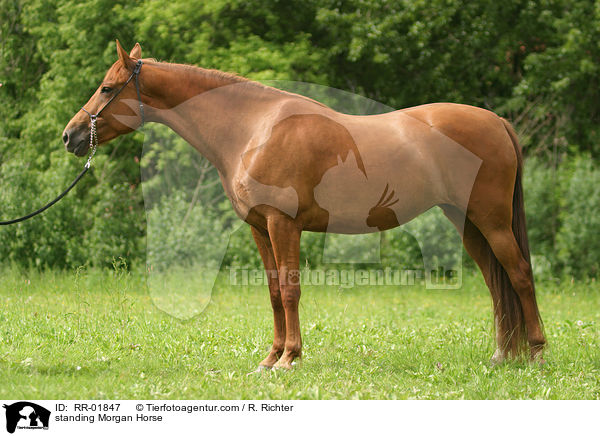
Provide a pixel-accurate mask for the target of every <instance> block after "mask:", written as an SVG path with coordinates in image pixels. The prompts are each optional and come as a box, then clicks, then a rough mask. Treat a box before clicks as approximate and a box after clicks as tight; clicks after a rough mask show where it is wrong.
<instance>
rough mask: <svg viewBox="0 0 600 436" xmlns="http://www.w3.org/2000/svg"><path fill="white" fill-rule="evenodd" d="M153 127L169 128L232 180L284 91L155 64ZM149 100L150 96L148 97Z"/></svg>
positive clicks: (150, 75) (151, 76)
mask: <svg viewBox="0 0 600 436" xmlns="http://www.w3.org/2000/svg"><path fill="white" fill-rule="evenodd" d="M149 66H150V68H148V69H147V71H146V72H147V77H146V78H144V80H143V81H142V85H144V84H146V85H147V86H146V87H147V89H148V94H149V95H150V96H151V97H150V101H149V106H151V107H152V108H154V109H153V110H151V112H150V113H149V115H148V120H149V121H155V122H159V123H162V124H165V125H167V126H169V127H170V128H171V129H173V130H174V131H175V132H176V133H177V134H179V135H180V136H181V137H182V138H184V139H185V140H186V141H188V142H189V143H190V144H191V145H192V146H193V147H194V148H196V149H197V150H198V151H199V152H200V153H201V154H202V155H203V156H204V157H206V158H207V159H208V160H209V161H210V162H211V163H212V164H213V165H214V166H215V167H216V168H217V170H219V171H220V172H221V173H222V174H224V175H226V174H227V173H229V172H230V171H231V170H232V169H234V167H235V166H236V165H237V164H239V162H240V156H241V154H242V153H243V151H244V148H245V146H246V145H247V144H248V142H249V141H250V139H251V137H252V135H253V133H254V132H255V129H256V126H257V123H259V122H260V119H261V117H263V116H264V114H265V113H266V112H268V111H269V110H270V109H271V108H273V104H274V103H275V104H276V101H277V100H281V99H283V98H284V97H285V94H284V93H280V92H279V91H278V90H276V89H273V88H268V87H263V86H262V85H260V84H258V83H254V82H250V81H247V80H246V79H243V78H239V77H236V76H233V75H230V74H225V73H221V72H218V71H213V70H204V69H202V68H195V67H189V66H184V65H173V64H156V65H153V64H149ZM144 93H145V94H146V91H144Z"/></svg>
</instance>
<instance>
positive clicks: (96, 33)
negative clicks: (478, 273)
mask: <svg viewBox="0 0 600 436" xmlns="http://www.w3.org/2000/svg"><path fill="white" fill-rule="evenodd" d="M599 33H600V8H599V7H598V5H597V2H596V3H594V2H588V1H585V0H572V1H569V0H537V1H533V0H532V1H524V0H521V1H519V0H510V1H506V2H502V3H498V2H494V1H491V0H478V1H459V0H429V1H421V0H417V1H415V0H410V1H409V0H407V1H395V2H391V1H381V0H350V1H344V2H340V1H336V0H325V1H323V0H320V1H316V0H314V1H313V0H308V1H302V2H295V1H277V0H263V1H258V0H230V1H225V0H214V1H210V2H205V1H189V0H186V1H183V0H174V1H171V2H169V3H164V2H155V1H151V0H145V1H141V2H125V1H122V0H121V1H119V0H117V1H114V0H110V1H109V0H85V1H75V0H53V1H49V0H31V1H27V2H24V1H19V0H0V42H1V44H0V83H2V86H1V87H0V103H1V104H0V186H2V189H1V190H0V204H2V208H0V215H1V216H0V218H2V219H4V218H9V217H13V216H16V215H19V214H22V213H24V212H28V211H30V210H32V209H34V208H36V207H37V206H39V205H40V203H41V202H42V201H43V200H45V199H48V198H51V197H53V196H54V195H55V194H56V193H57V192H59V191H60V190H62V188H63V187H64V186H65V185H67V184H68V183H69V182H70V180H71V178H72V177H73V176H74V175H75V174H76V173H77V172H78V171H79V169H80V166H81V164H82V162H81V161H79V160H77V159H75V158H74V157H73V156H72V155H68V154H67V153H65V152H64V149H63V146H62V144H61V141H60V134H61V132H62V129H63V128H64V126H65V124H66V123H67V122H68V120H69V119H70V118H71V116H72V115H73V114H74V113H75V112H76V111H77V109H78V108H79V107H80V106H81V105H82V104H83V103H84V102H85V101H86V100H87V99H88V98H89V96H90V95H91V93H92V92H93V90H94V89H95V87H96V86H97V85H98V84H99V82H100V81H101V79H102V76H103V75H104V73H105V71H106V69H107V68H108V66H110V64H111V63H112V62H114V60H115V59H116V54H115V46H114V39H115V38H119V39H120V41H121V42H122V43H123V44H124V45H125V46H126V47H131V46H133V44H134V43H135V42H136V41H139V42H140V43H141V44H142V47H143V52H144V54H145V55H146V56H152V57H155V58H158V59H160V60H165V61H177V62H187V63H192V64H197V65H201V66H205V67H211V68H219V69H222V70H228V71H235V72H237V73H240V74H242V75H245V76H248V77H251V78H254V79H257V80H270V79H283V80H295V81H304V82H312V83H319V84H323V85H328V86H332V87H336V88H340V89H344V90H347V91H350V92H354V93H357V94H361V95H364V96H366V97H369V98H372V99H374V100H376V101H380V102H382V103H384V104H386V105H388V106H391V107H396V108H400V107H406V106H410V105H415V104H420V103H427V102H432V101H454V102H461V103H467V104H474V105H478V106H482V107H486V108H489V109H492V110H494V111H496V112H497V113H499V114H501V115H504V116H506V117H508V118H510V119H511V120H513V121H514V122H515V124H516V127H517V130H518V131H519V134H520V136H521V139H522V142H523V144H524V148H525V154H526V157H527V171H526V181H525V189H526V202H527V205H526V206H527V213H528V218H529V227H530V235H531V239H532V241H531V244H532V249H533V252H534V254H535V256H536V257H538V258H539V259H541V260H540V262H539V264H540V265H546V269H548V270H550V271H553V273H554V274H563V273H565V274H572V275H575V276H584V275H596V274H597V273H598V265H597V259H598V254H600V253H599V251H600V244H599V242H600V241H599V240H598V236H597V235H598V234H600V228H599V226H600V223H599V221H598V219H597V216H596V214H595V211H596V210H597V209H598V206H599V205H600V199H599V197H600V195H599V192H598V179H599V177H600V176H599V174H600V173H599V172H598V171H599V169H598V166H597V164H595V160H596V159H597V158H598V156H599V155H600V145H599V139H600V127H599V126H600V123H599V121H600V119H599V118H600V95H599V92H600V91H599V90H600V86H598V85H599V83H598V77H600V74H599V69H600V63H599V62H598V59H599V58H600V45H598V43H597V41H598V40H600V35H599ZM145 135H146V143H148V138H149V137H151V136H152V135H159V136H160V135H164V132H161V130H160V129H157V128H149V129H148V130H147V131H146V132H145ZM164 141H167V142H170V143H171V142H172V143H173V145H174V152H173V153H171V154H169V155H168V156H165V155H164V154H163V155H160V156H159V157H157V156H158V155H157V156H154V157H153V155H152V154H150V155H148V156H145V159H146V157H148V159H149V160H150V161H151V162H152V164H153V165H154V164H155V165H158V166H161V165H166V164H167V163H168V164H171V165H174V164H182V162H183V161H182V160H181V156H183V154H184V153H189V151H185V148H186V146H185V144H183V143H182V142H178V140H174V139H170V137H167V139H164ZM164 141H163V142H164ZM143 143H144V135H143V134H142V133H136V134H134V135H130V136H128V137H123V138H119V139H117V140H115V141H113V142H112V143H111V144H109V145H107V146H106V147H105V148H103V149H102V151H101V152H100V153H99V155H98V158H97V161H96V164H95V169H94V171H93V174H92V176H91V177H90V176H88V177H86V179H85V180H84V181H83V182H82V184H81V185H80V186H79V187H78V188H77V189H76V191H75V192H73V193H72V194H70V195H69V196H68V197H67V198H66V199H65V200H64V201H63V202H61V203H60V204H58V205H57V206H56V207H55V208H53V210H51V211H48V212H47V213H46V214H44V215H43V216H41V217H38V218H36V219H35V220H33V221H30V222H28V223H23V224H19V225H16V226H12V227H6V228H1V229H0V257H1V259H2V261H3V262H14V263H17V264H21V265H33V266H38V267H61V268H64V267H68V268H72V267H76V266H79V265H82V264H90V265H100V266H102V265H110V264H112V261H113V259H114V258H118V257H123V258H125V259H127V260H128V263H130V264H132V263H133V264H140V265H141V264H143V263H144V260H145V255H146V239H145V235H146V219H145V218H146V215H145V210H144V202H143V196H142V192H141V175H140V166H139V160H140V157H141V155H142V144H143ZM161 143H162V142H161ZM150 151H151V150H150ZM152 159H155V160H154V161H152ZM156 159H159V160H160V159H162V160H165V159H166V161H168V162H162V161H160V162H157V161H156ZM150 179H151V177H150ZM211 180H212V179H211V176H210V174H209V175H208V176H207V179H206V181H207V183H208V184H210V181H211ZM148 181H149V182H150V185H149V186H150V189H151V188H152V183H151V180H148ZM210 186H211V188H209V189H208V188H207V190H205V191H203V194H202V200H203V201H208V202H210V204H211V205H218V206H219V209H216V210H217V211H218V212H217V213H215V214H214V216H212V217H210V218H211V219H212V220H213V221H210V222H208V221H207V220H208V218H209V217H207V216H206V214H205V215H204V216H203V218H202V219H203V220H204V221H203V223H198V225H200V224H203V225H205V226H206V225H211V226H212V233H211V234H205V235H204V236H202V238H204V239H197V238H195V235H193V234H191V233H189V232H191V231H192V230H191V228H192V227H191V226H188V228H189V229H188V230H182V232H181V234H180V235H179V236H177V238H179V239H177V240H170V241H168V243H167V244H166V245H165V249H164V252H162V254H161V256H163V257H164V259H163V261H164V262H165V264H168V262H170V261H169V259H177V258H180V257H181V256H182V255H185V253H186V252H187V251H189V252H191V253H192V254H193V253H197V252H198V251H199V250H201V249H204V250H206V249H208V247H210V245H211V242H210V237H214V236H215V235H219V234H220V233H221V232H223V231H226V229H227V228H229V227H230V226H232V225H234V223H235V217H234V216H233V214H232V212H231V211H230V209H229V208H228V207H227V204H226V202H225V200H224V199H223V198H222V193H220V191H219V190H218V189H217V188H216V187H215V186H214V185H210ZM186 192H187V191H186ZM185 197H186V194H183V193H182V194H181V195H180V196H177V195H175V196H173V197H172V198H168V199H166V200H165V203H164V207H165V208H167V207H169V208H175V209H174V210H177V208H178V207H185V202H186V201H189V198H185ZM157 201H158V200H157ZM178 202H180V203H181V204H179V203H178ZM156 204H161V203H160V201H158V202H157V203H156ZM153 213H154V214H161V213H163V214H164V213H165V211H164V210H160V209H157V210H155V211H154V212H153ZM194 216H199V215H194ZM188 219H191V218H188ZM198 219H200V218H198ZM436 220H437V218H436V217H432V218H427V219H426V220H424V221H423V224H420V225H422V226H423V228H422V229H421V228H420V227H418V226H417V227H418V228H416V229H415V231H416V232H421V231H423V233H427V232H431V229H432V228H435V226H436V225H437V224H436V223H437V221H436ZM190 224H192V223H191V222H190ZM186 232H187V233H186ZM238 233H239V235H238V236H237V237H236V238H233V239H232V242H231V246H232V247H234V248H235V249H231V250H230V251H229V252H228V254H227V256H226V261H227V262H238V263H257V262H258V257H257V256H256V253H255V251H254V248H252V246H253V244H252V242H251V241H250V239H249V235H248V232H247V230H244V229H241V230H240V231H239V232H238ZM436 234H438V235H439V234H442V235H446V234H447V230H446V229H445V228H444V230H442V231H441V233H440V231H439V230H436ZM165 235H166V233H165ZM173 237H175V236H174V235H169V236H168V238H173ZM444 237H445V236H444ZM165 238H167V236H165ZM320 238H321V239H320ZM384 238H385V242H384V249H383V251H382V253H383V254H382V255H383V256H384V259H388V258H386V256H389V259H388V260H389V261H390V262H392V261H393V259H399V260H400V261H401V262H403V263H406V264H409V263H411V262H413V263H414V262H418V260H415V259H417V258H418V248H417V246H416V243H415V239H414V238H413V237H412V236H410V235H409V234H407V233H402V232H398V233H392V234H389V235H386V236H385V237H384ZM321 240H322V236H319V235H307V238H306V241H305V243H304V247H305V250H304V251H305V253H306V257H307V258H308V259H309V261H310V262H314V263H318V262H319V261H320V260H319V249H318V248H315V247H319V241H321ZM386 247H387V248H386ZM186 250H187V251H186ZM311 250H312V251H311ZM449 255H451V254H449ZM541 256H543V258H542V257H541ZM550 265H551V267H550ZM540 268H541V267H540Z"/></svg>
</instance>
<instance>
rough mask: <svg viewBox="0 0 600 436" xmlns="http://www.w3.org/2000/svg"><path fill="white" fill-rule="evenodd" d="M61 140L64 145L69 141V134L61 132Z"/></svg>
mask: <svg viewBox="0 0 600 436" xmlns="http://www.w3.org/2000/svg"><path fill="white" fill-rule="evenodd" d="M63 142H64V143H65V145H67V144H68V143H69V134H68V133H67V132H65V133H63Z"/></svg>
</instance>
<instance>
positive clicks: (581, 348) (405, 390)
mask: <svg viewBox="0 0 600 436" xmlns="http://www.w3.org/2000/svg"><path fill="white" fill-rule="evenodd" d="M538 295H539V296H538V301H539V304H540V309H541V313H542V316H543V318H544V321H545V329H546V333H547V335H548V340H549V348H548V350H547V352H546V359H547V361H548V363H547V364H546V365H545V366H543V367H540V366H539V365H530V364H527V363H523V362H511V363H507V364H503V365H499V366H491V365H490V364H489V358H490V357H491V355H492V353H493V348H494V345H493V332H492V328H491V324H492V322H491V308H490V305H491V303H490V297H489V294H488V292H487V290H486V289H485V288H484V286H483V283H482V280H481V279H480V278H479V277H478V276H473V277H467V278H466V280H465V285H464V286H463V288H462V289H460V290H452V291H430V290H425V289H423V288H421V287H401V288H396V289H394V288H391V287H371V288H366V287H363V288H352V289H336V288H333V287H329V288H326V287H323V288H311V287H305V288H304V289H303V296H302V300H301V304H302V307H301V322H302V329H303V334H304V347H305V348H304V359H303V361H302V363H301V365H299V366H298V367H296V368H295V369H294V370H293V371H289V372H281V371H276V372H273V371H271V372H265V373H261V374H253V375H251V376H247V375H246V374H247V373H248V372H249V371H251V370H253V369H254V368H255V367H256V365H257V363H258V362H259V361H260V360H262V358H263V357H264V356H265V355H266V352H267V350H268V348H269V345H270V341H271V334H272V330H271V322H272V321H271V320H272V315H271V310H270V305H269V301H268V293H267V291H266V289H264V288H259V287H241V286H231V287H227V286H219V288H218V289H217V290H216V291H215V292H214V293H213V296H212V300H211V302H210V304H209V305H208V307H207V308H206V310H205V311H204V312H203V313H202V314H201V315H199V316H197V317H195V318H194V319H192V320H189V321H180V320H178V319H175V318H173V317H171V316H169V315H167V314H165V313H163V312H161V311H160V310H158V309H157V308H156V307H155V306H154V305H153V301H152V299H151V298H150V297H149V295H148V291H147V288H146V287H145V282H144V278H143V276H142V275H138V274H135V273H134V274H129V273H124V272H118V271H117V272H110V271H95V270H92V271H87V272H86V271H83V272H79V273H77V274H75V273H53V272H46V273H36V272H32V273H23V272H15V271H13V270H8V271H4V272H3V274H2V282H1V283H0V380H2V383H0V398H6V399H15V398H20V399H21V398H24V399H41V398H43V399H75V398H98V399H134V398H163V399H164V398H170V399H241V398H245V399H265V398H273V399H402V398H426V399H459V398H467V399H486V398H490V399H492V398H494V399H509V398H538V399H542V398H550V399H584V398H586V399H593V398H595V399H599V398H600V333H599V322H600V321H599V320H600V286H599V285H598V284H597V283H591V284H577V283H575V284H573V283H563V284H561V285H557V284H540V285H539V286H538Z"/></svg>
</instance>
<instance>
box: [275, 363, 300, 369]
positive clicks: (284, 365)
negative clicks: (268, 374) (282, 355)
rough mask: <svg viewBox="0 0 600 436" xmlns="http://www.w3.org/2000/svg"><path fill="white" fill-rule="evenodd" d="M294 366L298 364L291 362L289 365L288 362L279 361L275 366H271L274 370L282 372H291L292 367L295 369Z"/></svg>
mask: <svg viewBox="0 0 600 436" xmlns="http://www.w3.org/2000/svg"><path fill="white" fill-rule="evenodd" d="M296 365H298V362H291V363H288V362H281V361H279V362H277V363H276V364H275V365H274V366H273V369H274V370H278V369H284V370H286V371H289V370H291V369H294V367H295V366H296Z"/></svg>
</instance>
